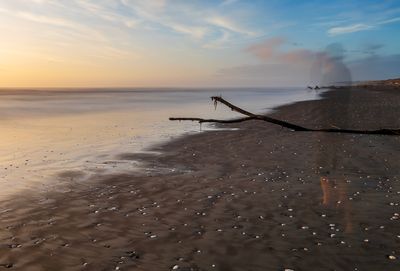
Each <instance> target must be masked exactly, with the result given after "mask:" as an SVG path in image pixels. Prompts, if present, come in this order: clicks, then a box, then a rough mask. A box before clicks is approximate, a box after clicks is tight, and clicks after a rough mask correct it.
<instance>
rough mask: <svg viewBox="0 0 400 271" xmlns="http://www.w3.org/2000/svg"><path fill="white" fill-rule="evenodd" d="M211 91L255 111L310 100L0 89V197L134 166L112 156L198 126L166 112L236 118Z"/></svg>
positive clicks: (245, 93) (302, 93) (247, 93)
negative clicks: (218, 103) (72, 174)
mask: <svg viewBox="0 0 400 271" xmlns="http://www.w3.org/2000/svg"><path fill="white" fill-rule="evenodd" d="M213 95H222V97H224V98H225V99H228V100H229V101H231V102H233V103H235V104H237V105H239V106H241V107H243V108H245V109H248V110H251V111H253V112H259V113H261V112H265V111H268V110H269V109H271V108H272V107H275V106H277V105H280V104H284V103H289V102H293V101H299V100H309V99H314V98H316V94H315V93H312V92H308V91H306V90H303V89H225V90H212V89H207V90H184V89H179V90H173V89H168V90H167V89H162V90H157V89H153V90H151V89H146V90H139V89H132V90H122V89H109V90H104V89H101V90H99V89H97V90H96V89H92V90H77V89H74V90H62V91H61V90H57V91H52V90H43V91H37V90H0V112H1V114H0V131H1V134H0V135H1V140H0V191H2V192H0V193H1V194H0V196H2V197H4V196H5V195H11V194H13V193H14V192H16V191H18V190H20V189H30V188H35V189H37V188H39V189H49V188H50V187H52V186H54V185H57V184H59V183H61V182H63V181H66V180H65V178H63V177H62V176H63V174H62V173H63V172H65V171H70V172H74V171H76V172H78V171H79V172H82V171H83V172H85V174H84V176H76V178H78V177H79V178H80V179H82V180H83V179H84V178H86V177H89V176H90V175H92V174H95V173H98V172H103V171H107V172H110V171H123V170H134V169H137V168H138V165H137V163H135V162H134V161H121V160H118V159H116V156H117V155H118V154H119V153H123V152H140V151H144V150H145V149H146V148H148V147H149V146H150V145H152V144H156V143H160V142H163V141H166V140H169V139H171V138H174V137H177V136H180V135H182V134H185V133H197V132H199V131H200V129H199V125H198V124H196V123H190V122H171V121H168V117H180V116H183V117H213V118H230V117H235V116H238V115H237V114H235V113H233V112H232V111H230V110H227V109H225V108H224V107H223V106H218V108H217V110H214V106H213V104H212V103H211V101H210V98H209V97H210V96H213ZM207 129H212V126H207V127H203V131H204V130H207ZM68 176H69V177H68V178H70V179H71V180H72V178H71V177H70V175H68ZM67 181H68V180H67Z"/></svg>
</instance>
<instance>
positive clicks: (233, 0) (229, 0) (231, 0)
mask: <svg viewBox="0 0 400 271" xmlns="http://www.w3.org/2000/svg"><path fill="white" fill-rule="evenodd" d="M236 2H238V0H224V1H222V3H221V6H229V5H232V4H234V3H236Z"/></svg>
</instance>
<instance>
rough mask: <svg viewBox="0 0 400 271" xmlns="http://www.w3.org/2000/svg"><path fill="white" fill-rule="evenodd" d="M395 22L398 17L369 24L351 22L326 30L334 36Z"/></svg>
mask: <svg viewBox="0 0 400 271" xmlns="http://www.w3.org/2000/svg"><path fill="white" fill-rule="evenodd" d="M397 22H400V17H396V18H391V19H386V20H382V21H377V22H374V23H370V24H365V23H357V24H352V25H348V26H338V27H332V28H330V29H329V30H328V34H329V35H330V36H336V35H342V34H349V33H355V32H360V31H366V30H372V29H374V28H376V27H378V26H380V25H385V24H392V23H397Z"/></svg>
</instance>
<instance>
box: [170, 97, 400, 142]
mask: <svg viewBox="0 0 400 271" xmlns="http://www.w3.org/2000/svg"><path fill="white" fill-rule="evenodd" d="M211 100H212V101H213V102H214V106H215V107H217V104H218V102H219V103H222V104H224V105H226V106H227V107H229V108H230V109H231V110H232V111H235V112H237V113H240V114H243V115H245V116H247V117H244V118H237V119H232V120H218V119H202V118H169V120H172V121H197V122H199V123H206V122H208V123H239V122H244V121H248V120H262V121H266V122H269V123H273V124H276V125H279V126H281V127H284V128H288V129H290V130H293V131H302V132H324V133H347V134H372V135H400V129H379V130H352V129H340V128H332V129H312V128H307V127H303V126H300V125H296V124H293V123H290V122H287V121H283V120H279V119H275V118H271V117H268V116H264V115H257V114H253V113H251V112H248V111H246V110H244V109H242V108H240V107H238V106H236V105H233V104H231V103H230V102H228V101H226V100H224V99H223V98H222V97H216V96H213V97H211Z"/></svg>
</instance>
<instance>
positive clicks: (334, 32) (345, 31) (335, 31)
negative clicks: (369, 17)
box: [328, 24, 374, 36]
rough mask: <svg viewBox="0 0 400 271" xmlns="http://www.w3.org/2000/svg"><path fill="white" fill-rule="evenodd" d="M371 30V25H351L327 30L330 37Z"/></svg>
mask: <svg viewBox="0 0 400 271" xmlns="http://www.w3.org/2000/svg"><path fill="white" fill-rule="evenodd" d="M372 28H374V27H373V26H371V25H367V24H352V25H348V26H340V27H332V28H331V29H329V30H328V34H329V35H331V36H335V35H341V34H348V33H354V32H360V31H365V30H370V29H372Z"/></svg>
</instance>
